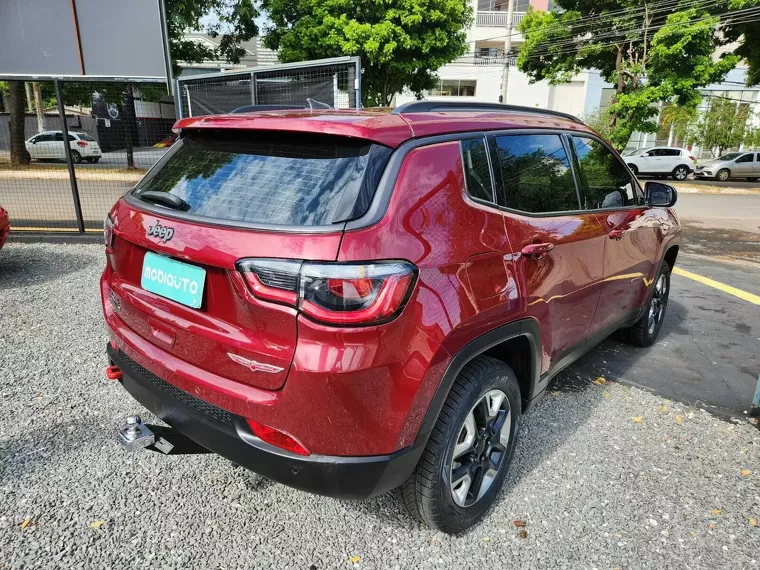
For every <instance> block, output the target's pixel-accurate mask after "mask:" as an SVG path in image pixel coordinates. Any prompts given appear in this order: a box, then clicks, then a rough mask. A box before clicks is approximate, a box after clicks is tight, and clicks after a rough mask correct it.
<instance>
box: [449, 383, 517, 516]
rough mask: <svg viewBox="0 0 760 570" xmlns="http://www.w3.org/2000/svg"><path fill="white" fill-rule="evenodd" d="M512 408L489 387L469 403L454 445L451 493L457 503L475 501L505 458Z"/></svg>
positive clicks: (502, 396) (494, 476) (487, 486)
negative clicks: (469, 405) (471, 403)
mask: <svg viewBox="0 0 760 570" xmlns="http://www.w3.org/2000/svg"><path fill="white" fill-rule="evenodd" d="M511 431H512V411H511V409H510V406H509V398H507V395H506V394H505V393H504V392H502V391H501V390H490V391H489V392H487V393H486V394H484V395H483V397H482V398H480V400H478V402H477V403H476V404H475V405H474V406H473V407H472V409H471V410H470V412H469V414H467V417H466V418H465V421H464V424H463V425H462V428H461V429H460V432H459V437H457V441H456V444H455V445H454V453H453V458H452V461H451V495H452V497H453V499H454V502H455V503H456V504H457V505H459V506H460V507H469V506H471V505H473V504H475V503H476V502H477V501H479V500H480V499H481V498H482V497H483V495H485V493H486V491H488V489H489V488H490V487H491V485H492V484H493V482H494V480H495V479H496V476H497V475H498V473H499V469H500V468H501V467H502V466H503V465H504V463H505V461H506V455H507V448H508V446H509V436H510V434H511Z"/></svg>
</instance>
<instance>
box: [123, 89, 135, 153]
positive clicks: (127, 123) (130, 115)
mask: <svg viewBox="0 0 760 570" xmlns="http://www.w3.org/2000/svg"><path fill="white" fill-rule="evenodd" d="M121 121H122V122H121V124H122V125H124V146H125V147H126V151H127V168H134V167H135V157H134V153H133V148H132V147H133V144H134V143H133V141H132V127H133V125H134V124H135V97H134V93H132V87H131V86H128V87H127V88H126V89H125V90H124V93H123V97H122V105H121Z"/></svg>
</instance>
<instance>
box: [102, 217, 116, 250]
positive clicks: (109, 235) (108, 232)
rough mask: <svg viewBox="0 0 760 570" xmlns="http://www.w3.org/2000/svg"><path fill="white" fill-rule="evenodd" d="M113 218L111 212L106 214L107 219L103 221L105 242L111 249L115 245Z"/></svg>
mask: <svg viewBox="0 0 760 570" xmlns="http://www.w3.org/2000/svg"><path fill="white" fill-rule="evenodd" d="M113 238H114V234H113V220H112V219H111V214H106V219H105V220H104V221H103V243H105V245H106V248H108V249H111V248H112V247H113Z"/></svg>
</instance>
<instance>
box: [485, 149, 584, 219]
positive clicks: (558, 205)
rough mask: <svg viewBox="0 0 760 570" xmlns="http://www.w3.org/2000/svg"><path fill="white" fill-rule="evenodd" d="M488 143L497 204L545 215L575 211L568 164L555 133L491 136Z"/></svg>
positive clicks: (573, 185)
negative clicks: (490, 142)
mask: <svg viewBox="0 0 760 570" xmlns="http://www.w3.org/2000/svg"><path fill="white" fill-rule="evenodd" d="M491 140H492V144H491V149H492V153H493V155H494V159H493V163H494V170H495V173H496V178H497V183H498V184H499V185H500V186H501V188H502V189H503V193H501V192H500V196H499V198H500V203H502V205H504V206H506V207H507V208H511V209H513V210H519V211H522V212H529V213H534V214H544V213H550V212H567V211H572V210H578V209H579V205H578V194H577V192H576V189H575V182H574V180H573V173H572V171H571V170H570V161H569V159H568V157H567V153H566V152H565V147H564V145H563V144H562V138H561V137H560V135H558V134H515V135H503V136H497V137H494V138H493V139H491Z"/></svg>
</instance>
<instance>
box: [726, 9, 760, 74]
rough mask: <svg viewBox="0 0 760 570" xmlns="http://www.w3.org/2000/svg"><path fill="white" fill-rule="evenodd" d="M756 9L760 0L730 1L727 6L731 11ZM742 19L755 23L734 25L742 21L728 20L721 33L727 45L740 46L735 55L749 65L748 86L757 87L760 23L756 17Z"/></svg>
mask: <svg viewBox="0 0 760 570" xmlns="http://www.w3.org/2000/svg"><path fill="white" fill-rule="evenodd" d="M754 7H760V0H728V3H727V5H726V8H727V9H730V10H745V9H747V8H754ZM742 19H744V20H754V21H747V22H745V23H734V22H736V21H740V20H741V19H739V18H734V19H733V21H732V20H730V19H727V20H726V21H725V23H724V25H723V26H722V27H721V33H722V35H723V40H724V43H725V44H734V43H736V44H738V45H737V46H736V47H735V48H734V51H733V53H734V54H735V55H737V56H739V57H741V58H742V60H744V62H745V63H746V64H747V68H748V69H747V85H757V84H760V40H759V39H758V38H760V21H759V20H757V17H756V16H755V17H754V18H750V17H746V18H742Z"/></svg>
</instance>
